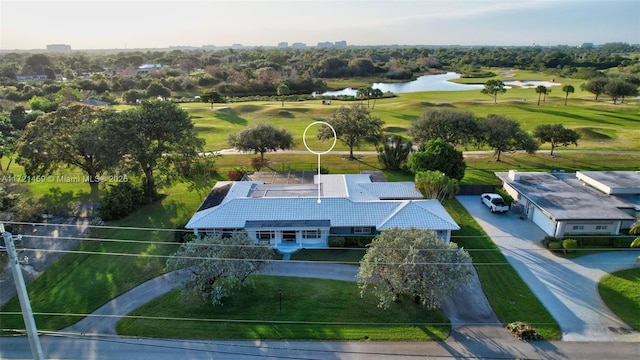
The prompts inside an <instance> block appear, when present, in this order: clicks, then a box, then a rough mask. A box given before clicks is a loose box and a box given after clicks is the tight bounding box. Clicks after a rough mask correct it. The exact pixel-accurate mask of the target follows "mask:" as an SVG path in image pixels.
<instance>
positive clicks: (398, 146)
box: [378, 135, 413, 170]
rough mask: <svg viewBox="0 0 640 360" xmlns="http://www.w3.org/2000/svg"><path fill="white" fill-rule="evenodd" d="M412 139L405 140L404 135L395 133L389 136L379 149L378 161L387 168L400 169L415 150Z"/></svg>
mask: <svg viewBox="0 0 640 360" xmlns="http://www.w3.org/2000/svg"><path fill="white" fill-rule="evenodd" d="M412 148H413V144H412V143H411V141H405V140H404V139H403V138H402V136H398V135H394V136H392V137H390V138H387V141H386V142H385V143H384V145H383V147H382V148H379V149H378V161H379V162H380V164H382V166H384V168H385V169H394V170H396V169H400V168H401V167H402V165H403V164H404V163H405V162H406V161H407V158H408V157H409V154H410V153H411V152H412V151H413V149H412Z"/></svg>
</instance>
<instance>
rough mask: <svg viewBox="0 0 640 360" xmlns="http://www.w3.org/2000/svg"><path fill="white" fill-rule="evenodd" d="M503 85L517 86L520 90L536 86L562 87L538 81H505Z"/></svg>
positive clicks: (555, 83) (558, 84)
mask: <svg viewBox="0 0 640 360" xmlns="http://www.w3.org/2000/svg"><path fill="white" fill-rule="evenodd" d="M504 84H505V85H507V86H519V87H521V88H535V87H537V86H538V85H544V86H546V87H552V86H560V85H562V84H561V83H557V82H554V81H538V80H524V81H520V80H513V81H505V82H504Z"/></svg>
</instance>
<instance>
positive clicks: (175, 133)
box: [107, 100, 204, 199]
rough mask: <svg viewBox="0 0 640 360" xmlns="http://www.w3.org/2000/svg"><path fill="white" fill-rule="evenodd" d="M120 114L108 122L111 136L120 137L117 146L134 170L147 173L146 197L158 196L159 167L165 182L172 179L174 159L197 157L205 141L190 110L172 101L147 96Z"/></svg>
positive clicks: (144, 185)
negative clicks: (146, 98) (152, 98)
mask: <svg viewBox="0 0 640 360" xmlns="http://www.w3.org/2000/svg"><path fill="white" fill-rule="evenodd" d="M117 115H119V116H115V117H114V118H113V119H112V121H109V122H108V126H107V128H108V131H109V137H110V139H118V145H119V146H118V147H117V149H114V150H118V152H119V153H120V156H122V157H124V158H125V159H126V160H127V164H128V166H129V168H130V170H131V171H132V172H134V173H142V174H144V182H143V188H144V194H145V197H146V198H147V199H156V198H157V195H158V191H157V184H156V177H155V174H154V173H155V171H156V170H159V169H161V170H162V172H161V174H162V180H163V182H164V183H165V184H169V183H171V181H172V175H174V174H175V171H174V170H175V169H174V168H173V167H172V165H173V163H175V162H177V161H179V162H180V163H181V164H184V162H185V160H188V159H190V158H191V159H193V158H195V157H197V156H198V152H199V151H202V147H203V146H204V141H203V140H202V139H200V138H198V137H197V136H196V133H195V130H194V127H193V122H192V121H191V118H190V117H189V114H188V113H187V112H186V111H184V110H182V109H181V108H180V106H179V105H178V104H174V103H172V102H169V101H161V100H143V101H142V102H141V103H140V106H139V107H136V108H133V109H129V110H126V111H123V112H121V113H117Z"/></svg>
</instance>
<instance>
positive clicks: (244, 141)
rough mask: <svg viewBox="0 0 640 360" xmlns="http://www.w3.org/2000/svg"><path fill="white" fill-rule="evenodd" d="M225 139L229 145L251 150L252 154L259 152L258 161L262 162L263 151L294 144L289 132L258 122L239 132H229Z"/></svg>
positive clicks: (284, 148)
mask: <svg viewBox="0 0 640 360" xmlns="http://www.w3.org/2000/svg"><path fill="white" fill-rule="evenodd" d="M227 141H228V142H229V145H231V146H233V147H234V148H236V149H238V150H240V151H253V153H254V154H260V161H261V162H262V163H263V164H264V153H266V152H269V151H276V150H278V149H282V150H288V149H291V147H292V146H293V145H294V141H293V135H292V134H291V132H289V131H288V130H287V129H284V128H282V129H278V128H276V127H275V126H273V125H270V124H265V123H258V124H257V125H254V126H251V127H248V128H244V129H243V130H241V131H240V132H237V133H231V134H229V136H228V137H227Z"/></svg>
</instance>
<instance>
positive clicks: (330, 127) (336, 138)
mask: <svg viewBox="0 0 640 360" xmlns="http://www.w3.org/2000/svg"><path fill="white" fill-rule="evenodd" d="M316 124H322V125H326V126H328V127H329V129H331V131H332V132H333V144H331V147H330V148H329V150H326V151H320V152H319V151H313V150H311V149H310V148H309V146H308V145H307V131H308V130H309V128H310V127H312V126H313V125H316ZM337 141H338V135H337V134H336V130H335V129H334V128H333V126H331V124H329V123H327V122H324V121H314V122H312V123H311V124H309V125H308V126H307V128H306V129H304V133H303V134H302V142H303V143H304V147H305V148H307V150H309V152H310V153H312V154H316V155H318V204H320V203H321V202H322V201H321V200H320V184H321V182H322V181H321V178H320V177H321V176H322V175H321V174H320V155H324V154H327V153H329V151H331V150H333V148H334V147H335V146H336V142H337Z"/></svg>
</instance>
